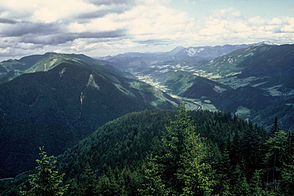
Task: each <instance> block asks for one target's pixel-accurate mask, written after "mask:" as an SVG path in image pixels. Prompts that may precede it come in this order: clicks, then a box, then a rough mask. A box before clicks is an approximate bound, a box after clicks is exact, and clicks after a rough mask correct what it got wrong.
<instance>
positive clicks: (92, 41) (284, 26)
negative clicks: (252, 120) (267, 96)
mask: <svg viewBox="0 0 294 196" xmlns="http://www.w3.org/2000/svg"><path fill="white" fill-rule="evenodd" d="M262 41H270V42H274V43H277V44H285V43H294V1H293V0H0V60H5V59H11V58H20V57H22V56H27V55H31V54H43V53H46V52H60V53H83V54H86V55H89V56H92V57H99V56H106V55H116V54H119V53H126V52H162V51H169V50H172V49H173V48H175V47H177V46H184V47H191V46H214V45H224V44H249V43H256V42H262Z"/></svg>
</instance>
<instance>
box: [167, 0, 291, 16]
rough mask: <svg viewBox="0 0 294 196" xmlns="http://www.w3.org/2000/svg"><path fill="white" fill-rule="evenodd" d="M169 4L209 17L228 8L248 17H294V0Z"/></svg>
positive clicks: (184, 0)
mask: <svg viewBox="0 0 294 196" xmlns="http://www.w3.org/2000/svg"><path fill="white" fill-rule="evenodd" d="M169 6H170V7H171V8H173V9H178V10H181V11H183V12H187V13H188V14H189V15H190V16H192V17H207V16H210V15H212V14H214V12H215V11H216V10H220V9H227V8H232V9H235V10H239V11H240V12H241V13H242V14H243V15H244V16H246V17H254V16H262V17H264V18H268V19H269V18H273V17H281V16H291V17H294V1H293V0H172V1H171V2H170V5H169Z"/></svg>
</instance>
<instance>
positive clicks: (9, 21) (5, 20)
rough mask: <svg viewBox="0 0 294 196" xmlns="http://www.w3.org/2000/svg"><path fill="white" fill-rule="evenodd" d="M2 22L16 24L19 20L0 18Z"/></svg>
mask: <svg viewBox="0 0 294 196" xmlns="http://www.w3.org/2000/svg"><path fill="white" fill-rule="evenodd" d="M0 23H4V24H16V23H17V21H15V20H11V19H7V18H0Z"/></svg>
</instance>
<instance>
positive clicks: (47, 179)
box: [20, 147, 68, 196]
mask: <svg viewBox="0 0 294 196" xmlns="http://www.w3.org/2000/svg"><path fill="white" fill-rule="evenodd" d="M39 149H40V153H39V156H40V159H37V160H36V162H37V164H38V165H37V166H36V173H34V174H32V175H30V179H29V183H30V186H31V189H30V190H29V191H20V194H21V195H32V196H57V195H63V194H64V193H65V192H66V190H67V189H68V185H64V184H63V182H62V180H63V176H64V174H59V173H58V171H57V170H56V159H55V157H54V156H48V155H47V153H46V152H45V151H44V147H40V148H39Z"/></svg>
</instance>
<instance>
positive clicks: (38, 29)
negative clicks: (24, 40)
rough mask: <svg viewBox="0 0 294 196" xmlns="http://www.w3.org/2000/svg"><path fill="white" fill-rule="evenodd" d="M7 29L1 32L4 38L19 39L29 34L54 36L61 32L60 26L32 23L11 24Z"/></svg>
mask: <svg viewBox="0 0 294 196" xmlns="http://www.w3.org/2000/svg"><path fill="white" fill-rule="evenodd" d="M10 24H14V25H8V26H6V28H2V29H1V30H0V36H2V37H19V36H24V35H27V34H33V35H42V34H52V33H56V32H58V31H60V28H59V25H58V24H54V23H49V24H44V23H32V22H18V23H17V22H15V23H10Z"/></svg>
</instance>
